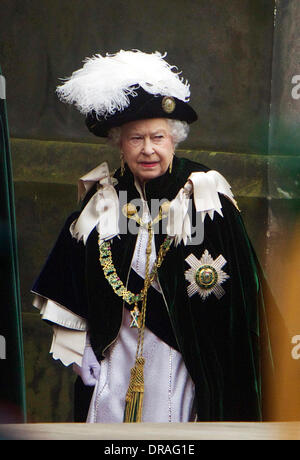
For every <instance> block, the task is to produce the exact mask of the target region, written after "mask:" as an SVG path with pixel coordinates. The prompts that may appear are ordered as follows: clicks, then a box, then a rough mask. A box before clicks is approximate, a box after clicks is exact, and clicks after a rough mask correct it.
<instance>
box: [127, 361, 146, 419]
mask: <svg viewBox="0 0 300 460" xmlns="http://www.w3.org/2000/svg"><path fill="white" fill-rule="evenodd" d="M144 364H145V358H143V356H138V357H137V358H136V361H135V365H134V367H133V368H132V369H131V373H130V374H131V375H130V382H129V387H128V390H127V394H126V399H125V401H126V404H125V411H124V422H125V423H126V422H127V423H128V422H129V423H133V422H137V423H140V422H141V421H142V410H143V401H144Z"/></svg>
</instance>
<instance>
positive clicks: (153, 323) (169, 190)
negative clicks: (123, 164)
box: [33, 157, 272, 421]
mask: <svg viewBox="0 0 300 460" xmlns="http://www.w3.org/2000/svg"><path fill="white" fill-rule="evenodd" d="M207 170H208V168H206V167H204V166H203V165H200V164H198V163H195V162H191V161H189V160H187V159H178V158H176V157H175V159H174V163H173V171H172V174H171V175H170V174H169V172H167V173H166V174H165V175H163V176H161V177H159V178H157V179H154V180H152V181H150V182H148V183H147V184H146V186H145V193H146V199H147V201H148V202H149V204H150V202H151V199H162V198H166V199H168V200H172V199H173V198H175V196H176V195H177V193H178V191H179V189H180V188H181V187H183V186H184V184H185V183H186V180H187V178H188V176H189V175H190V174H191V173H192V172H195V171H207ZM115 176H116V177H117V179H118V184H117V185H116V190H117V192H120V191H121V190H124V191H126V192H127V196H128V202H129V201H130V200H132V199H136V198H139V195H138V192H137V190H136V188H135V186H134V180H133V176H132V174H131V172H130V171H128V170H126V173H125V175H124V176H123V177H120V175H119V173H118V172H117V173H116V175H115ZM94 191H95V190H92V191H91V192H90V193H89V194H88V195H87V197H86V199H85V202H84V205H85V204H86V202H87V201H88V200H89V198H90V197H91V195H92V193H94ZM220 200H221V203H222V213H223V217H221V216H220V215H219V214H218V213H216V212H215V214H214V218H213V220H211V219H210V217H209V216H206V218H205V234H204V241H203V242H202V244H200V245H189V244H187V245H186V246H185V245H184V244H183V243H181V244H180V245H178V246H177V247H175V246H172V247H171V249H170V250H169V252H168V254H167V255H166V257H165V260H164V262H163V264H162V266H161V268H160V269H159V272H158V276H159V281H160V285H161V288H162V291H163V294H164V297H165V300H166V303H167V306H166V305H165V303H164V300H163V297H162V296H159V300H157V298H155V300H154V301H153V302H152V305H151V296H155V295H156V294H155V293H154V292H152V294H150V295H149V301H148V307H147V309H148V316H147V319H146V325H147V326H148V327H149V329H151V330H152V332H154V333H156V334H157V335H158V336H159V337H160V338H161V339H162V340H165V341H166V342H167V343H169V344H171V345H173V346H174V348H176V349H178V350H179V351H180V352H181V354H182V356H183V359H184V361H185V364H186V367H187V369H188V371H189V373H190V375H191V377H192V379H193V381H194V384H195V390H196V405H197V414H198V420H199V421H242V420H244V421H259V420H261V419H262V410H263V409H262V369H261V366H262V364H261V363H262V356H263V355H264V356H266V361H264V362H268V364H267V365H268V366H269V364H270V366H271V367H272V357H271V352H270V348H269V341H268V340H269V338H268V333H267V332H266V331H267V328H266V311H265V303H264V290H265V289H267V285H266V283H265V279H264V276H263V273H262V270H261V268H260V266H259V263H258V261H257V258H256V255H255V252H254V250H253V247H252V245H251V243H250V241H249V238H248V236H247V233H246V230H245V227H244V224H243V221H242V218H241V215H240V213H239V211H238V210H237V209H236V207H235V206H234V205H233V204H232V202H231V201H230V200H229V199H228V198H227V197H225V196H220ZM194 213H195V211H194ZM78 215H79V213H74V214H72V215H71V216H70V217H69V218H68V220H67V222H66V225H65V227H64V229H63V230H62V232H61V234H60V237H59V238H58V241H57V243H56V245H55V247H54V248H53V251H52V252H51V254H50V256H49V258H48V260H47V262H46V264H45V266H44V268H43V270H42V272H41V274H40V276H39V278H38V279H37V281H36V283H35V285H34V286H33V291H34V292H37V293H39V294H40V295H42V296H45V297H47V298H51V299H52V300H54V301H56V302H58V303H60V304H62V305H64V306H65V307H67V308H68V309H70V310H72V311H73V312H74V313H76V314H78V315H80V316H82V317H84V318H86V319H87V321H88V324H89V332H90V337H91V343H92V346H93V349H94V352H95V354H96V356H97V357H98V358H99V359H102V358H103V355H102V353H103V351H104V350H105V348H107V347H108V346H109V345H110V344H111V343H112V342H113V341H114V340H115V339H116V337H117V335H118V332H119V329H120V326H121V320H122V308H123V304H122V300H121V299H120V297H118V296H117V295H116V294H114V292H113V290H112V288H111V287H110V286H109V284H108V282H107V280H106V279H105V277H104V275H103V272H102V268H101V266H100V263H99V249H98V234H97V231H96V229H94V230H93V231H92V232H91V234H90V236H89V238H88V240H87V243H86V246H84V244H83V243H82V242H77V241H76V240H75V239H73V238H72V237H71V235H70V233H69V226H70V223H71V222H72V221H73V220H74V219H75V218H76V217H77V216H78ZM163 239H164V235H162V234H156V235H155V243H156V249H157V251H158V249H159V246H160V244H161V242H162V241H163ZM135 241H136V235H132V234H123V235H120V237H119V238H118V237H115V238H114V239H113V243H112V254H113V261H114V265H115V267H116V269H117V272H118V274H119V277H120V278H121V280H122V281H123V282H124V284H125V283H126V280H127V279H128V274H129V273H130V264H131V260H132V256H133V252H134V247H135ZM205 249H207V250H208V251H209V253H210V254H211V256H212V257H213V259H215V258H216V257H218V256H219V255H220V254H222V255H223V257H224V258H225V259H226V261H227V263H226V265H225V266H224V267H223V270H224V271H225V272H226V273H227V274H228V275H229V279H227V280H226V281H225V282H224V283H223V284H222V287H223V288H224V290H225V294H224V295H223V297H222V298H221V299H219V300H218V299H217V298H216V297H215V296H214V294H210V295H209V296H208V297H207V298H206V299H205V300H203V299H202V298H201V297H200V296H199V295H198V294H195V295H193V296H192V297H189V296H188V294H187V286H188V284H189V283H188V282H187V281H186V280H185V276H184V272H185V271H186V270H187V269H188V268H189V265H188V264H187V263H186V262H185V259H186V257H187V256H188V255H190V254H191V253H193V254H194V255H195V256H196V257H197V258H198V259H200V258H201V256H202V254H203V252H204V250H205ZM151 290H152V291H154V290H153V288H151ZM137 291H138V289H137ZM154 305H155V307H154ZM262 335H263V338H264V340H263V342H262V341H261V337H262ZM262 347H263V349H262ZM77 421H79V419H78V418H77Z"/></svg>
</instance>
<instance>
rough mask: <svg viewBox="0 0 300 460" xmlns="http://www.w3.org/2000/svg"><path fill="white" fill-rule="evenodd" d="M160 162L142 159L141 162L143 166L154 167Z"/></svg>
mask: <svg viewBox="0 0 300 460" xmlns="http://www.w3.org/2000/svg"><path fill="white" fill-rule="evenodd" d="M158 163H159V162H158V161H151V162H150V161H141V162H140V163H139V164H140V165H141V166H143V168H154V166H156V165H158Z"/></svg>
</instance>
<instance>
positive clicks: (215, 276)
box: [184, 249, 229, 299]
mask: <svg viewBox="0 0 300 460" xmlns="http://www.w3.org/2000/svg"><path fill="white" fill-rule="evenodd" d="M185 261H186V262H187V263H188V264H189V265H190V267H191V268H189V269H188V270H186V271H185V273H184V274H185V279H186V280H187V281H189V282H190V285H189V286H188V287H187V292H188V295H189V297H192V296H193V295H194V294H196V292H198V294H199V295H200V296H201V297H202V299H206V297H208V296H209V295H210V294H211V293H213V294H214V295H215V296H216V297H217V299H220V298H221V297H222V296H223V295H224V294H225V291H224V289H223V288H222V286H221V284H222V283H224V281H226V280H227V279H228V278H229V275H227V274H226V273H225V272H224V271H223V270H221V269H222V268H223V266H224V265H225V264H226V262H227V261H226V260H225V259H224V257H223V256H222V254H220V255H219V256H218V257H217V258H216V260H214V259H213V258H212V256H211V255H210V254H209V252H208V250H207V249H205V251H204V253H203V254H202V256H201V259H197V257H196V256H194V254H190V255H189V256H188V257H187V258H186V259H185Z"/></svg>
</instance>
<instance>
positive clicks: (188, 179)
mask: <svg viewBox="0 0 300 460" xmlns="http://www.w3.org/2000/svg"><path fill="white" fill-rule="evenodd" d="M58 94H59V96H60V98H61V99H62V100H63V101H65V102H68V103H75V105H76V106H77V108H78V109H79V110H80V111H81V112H82V113H84V114H85V116H86V124H87V126H88V128H89V130H90V131H91V132H92V133H94V134H95V135H97V136H101V137H106V138H108V139H109V141H110V142H112V143H113V144H114V145H115V146H116V147H117V148H118V149H119V150H120V158H121V167H120V169H118V170H117V171H116V172H115V173H114V174H112V173H110V172H109V169H108V165H107V164H106V163H103V164H101V165H100V166H99V167H96V168H95V169H94V170H93V171H91V172H90V173H88V174H87V175H85V176H84V177H82V178H81V179H80V181H79V193H80V195H81V197H82V199H83V205H82V208H81V210H80V211H78V212H75V213H74V214H72V215H71V216H70V217H69V218H68V219H67V221H66V224H65V226H64V228H63V230H62V232H61V234H60V236H59V238H58V240H57V242H56V244H55V246H54V248H53V250H52V252H51V253H50V255H49V258H48V260H47V262H46V264H45V266H44V267H43V270H42V272H41V274H40V275H39V277H38V279H37V281H36V282H35V285H34V286H33V289H32V291H33V292H34V293H35V294H36V297H35V301H34V305H35V306H36V307H38V308H39V309H40V313H41V315H42V318H43V319H44V320H47V321H48V322H50V323H51V324H52V325H53V330H54V335H53V342H52V346H51V352H52V353H53V357H54V359H60V360H61V361H62V362H63V363H64V364H65V365H70V364H72V363H73V367H74V370H75V372H76V373H77V374H78V375H79V376H80V379H79V380H78V382H77V388H79V387H80V385H82V383H83V384H84V386H85V387H84V386H82V387H80V390H79V391H76V395H77V396H78V397H79V399H80V398H81V401H82V397H81V396H82V394H83V393H84V388H86V389H91V390H92V394H91V393H89V396H88V399H89V400H88V407H87V408H86V413H84V412H85V409H82V405H80V403H77V404H76V407H77V408H78V407H79V409H80V410H79V412H78V413H80V414H81V415H80V416H76V420H77V421H80V420H83V417H84V420H86V421H87V422H123V421H125V422H132V421H144V422H188V421H211V420H215V421H220V420H260V419H261V375H260V356H259V345H258V336H259V314H260V312H261V311H263V309H264V301H263V296H262V292H261V291H262V290H261V285H260V277H261V273H260V269H259V265H258V263H257V260H256V257H255V254H254V252H253V249H252V247H251V244H250V242H249V239H248V237H247V234H246V231H245V229H244V226H243V223H242V220H241V217H240V213H239V210H238V208H237V204H236V202H235V200H234V198H233V195H232V193H231V190H230V186H229V184H228V183H227V182H226V180H225V179H224V178H223V177H222V176H221V175H220V174H219V173H217V172H216V171H212V170H209V169H208V168H206V167H204V166H203V165H201V164H198V163H195V162H192V161H189V160H187V159H184V158H177V157H176V156H174V151H175V147H176V145H177V144H178V143H179V142H181V141H183V140H184V139H185V138H186V136H187V134H188V129H189V125H190V124H191V123H192V122H194V121H196V119H197V115H196V113H195V112H194V110H193V109H192V107H191V106H190V105H189V103H188V100H189V95H190V93H189V86H188V85H187V83H185V82H184V81H183V80H182V79H180V78H179V76H178V74H177V73H175V72H174V71H173V68H172V67H171V66H169V65H168V64H167V63H166V61H165V60H164V56H162V55H161V54H160V53H157V52H156V53H153V54H147V53H142V52H140V51H120V52H119V53H117V54H116V55H113V56H111V55H110V56H106V57H102V56H100V55H97V56H95V57H93V58H91V59H88V60H86V61H85V64H84V66H83V68H82V69H80V70H78V71H77V72H74V73H73V75H72V76H71V78H70V79H68V80H67V81H66V82H65V83H64V84H63V85H62V86H60V87H59V88H58ZM80 382H81V383H80ZM82 413H84V415H82Z"/></svg>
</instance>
